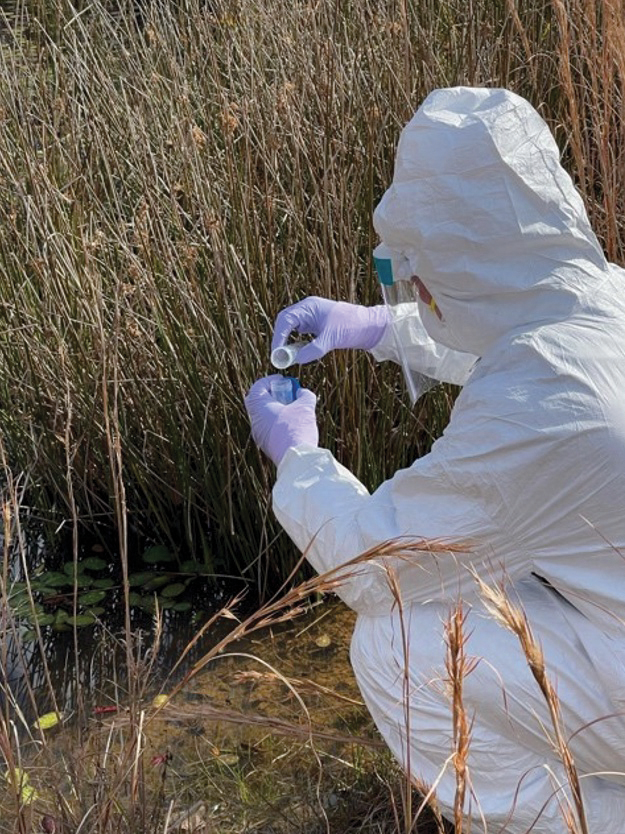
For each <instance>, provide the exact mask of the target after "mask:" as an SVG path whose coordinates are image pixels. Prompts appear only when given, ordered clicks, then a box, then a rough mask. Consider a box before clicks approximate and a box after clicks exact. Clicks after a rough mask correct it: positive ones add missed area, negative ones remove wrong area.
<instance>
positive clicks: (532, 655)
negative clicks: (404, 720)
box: [474, 574, 589, 834]
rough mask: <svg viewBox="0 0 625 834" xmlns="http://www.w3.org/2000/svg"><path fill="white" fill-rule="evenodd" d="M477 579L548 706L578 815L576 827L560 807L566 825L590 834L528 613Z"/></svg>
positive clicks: (499, 589)
mask: <svg viewBox="0 0 625 834" xmlns="http://www.w3.org/2000/svg"><path fill="white" fill-rule="evenodd" d="M474 576H475V579H476V582H477V584H478V587H479V590H480V593H481V595H482V598H483V600H484V604H485V605H486V607H487V609H488V610H489V611H490V612H491V614H492V615H493V617H494V618H495V619H496V620H497V621H498V622H499V623H501V624H502V625H503V626H505V627H506V628H507V629H509V630H510V631H511V632H512V633H513V634H515V635H516V637H517V638H518V640H519V643H520V645H521V649H522V651H523V654H524V656H525V658H526V660H527V664H528V666H529V668H530V671H531V672H532V675H533V677H534V680H535V681H536V683H537V684H538V687H539V689H540V691H541V693H542V695H543V698H544V699H545V703H546V704H547V708H548V710H549V716H550V719H551V725H552V729H553V738H552V743H553V746H554V749H555V752H556V753H557V755H558V757H559V759H560V761H561V762H562V765H563V767H564V772H565V774H566V778H567V781H568V784H569V788H570V791H571V796H572V803H573V809H574V813H575V820H574V823H575V824H573V822H572V820H573V817H572V811H571V813H570V814H569V812H568V811H567V810H566V808H565V807H564V806H562V804H560V807H561V810H562V811H563V813H564V816H565V817H566V819H565V822H566V824H567V825H568V826H569V827H570V830H571V831H572V832H578V834H588V831H589V829H588V823H587V821H586V812H585V809H584V801H583V797H582V791H581V785H580V780H579V775H578V773H577V768H576V766H575V761H574V759H573V755H572V753H571V749H570V747H569V745H568V743H567V740H566V738H565V736H564V732H563V728H562V718H561V715H560V702H559V699H558V695H557V693H556V691H555V689H554V687H553V684H552V683H551V681H550V680H549V676H548V674H547V669H546V667H545V658H544V655H543V652H542V649H541V646H540V644H539V643H538V641H537V640H536V638H535V637H534V634H533V632H532V629H531V627H530V624H529V622H528V621H527V617H526V616H525V613H524V612H523V611H522V610H521V609H519V608H518V607H517V606H515V605H513V604H512V603H511V602H510V599H509V598H508V596H507V594H506V592H505V588H504V586H503V585H500V586H493V585H487V584H486V583H485V582H483V581H482V580H481V579H480V577H479V576H477V574H474Z"/></svg>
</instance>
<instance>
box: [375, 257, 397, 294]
mask: <svg viewBox="0 0 625 834" xmlns="http://www.w3.org/2000/svg"><path fill="white" fill-rule="evenodd" d="M373 263H374V264H375V271H376V272H377V273H378V281H379V282H380V284H386V285H387V286H388V287H392V286H393V264H392V262H391V259H390V258H376V257H375V255H374V256H373Z"/></svg>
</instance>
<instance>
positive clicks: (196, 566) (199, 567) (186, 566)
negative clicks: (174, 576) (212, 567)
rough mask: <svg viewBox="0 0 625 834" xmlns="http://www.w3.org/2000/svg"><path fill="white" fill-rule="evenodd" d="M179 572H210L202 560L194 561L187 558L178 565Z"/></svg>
mask: <svg viewBox="0 0 625 834" xmlns="http://www.w3.org/2000/svg"><path fill="white" fill-rule="evenodd" d="M180 573H193V574H197V573H200V574H205V573H210V571H209V570H208V568H207V567H206V565H205V564H203V563H202V562H195V561H194V560H193V559H187V561H186V562H183V563H182V564H181V565H180Z"/></svg>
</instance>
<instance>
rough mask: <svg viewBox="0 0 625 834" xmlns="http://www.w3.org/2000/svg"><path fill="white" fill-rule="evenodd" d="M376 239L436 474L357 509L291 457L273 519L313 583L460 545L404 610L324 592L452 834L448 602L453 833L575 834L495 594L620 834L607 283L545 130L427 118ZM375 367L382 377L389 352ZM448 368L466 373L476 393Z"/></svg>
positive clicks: (620, 533)
mask: <svg viewBox="0 0 625 834" xmlns="http://www.w3.org/2000/svg"><path fill="white" fill-rule="evenodd" d="M374 223H375V227H376V230H377V232H378V233H379V235H380V237H381V239H382V241H383V242H384V243H385V244H386V245H387V246H388V247H390V248H391V249H392V250H394V251H395V252H397V253H398V254H400V255H401V256H403V257H406V258H408V259H409V261H410V265H411V267H412V270H413V272H414V274H415V275H418V276H419V277H420V279H421V281H422V282H423V284H424V286H425V287H426V288H427V290H429V292H430V293H431V295H432V296H433V298H434V299H435V301H436V303H437V305H438V308H439V310H440V313H441V316H442V318H441V319H439V318H438V316H437V315H435V314H434V312H433V310H432V309H431V308H430V307H428V306H427V305H426V304H424V303H419V304H418V305H415V307H414V308H413V310H412V313H411V316H410V317H408V318H407V319H406V320H405V322H404V326H403V328H401V327H400V329H399V332H400V334H402V335H401V336H400V338H401V339H403V340H404V345H403V346H404V349H405V351H406V352H407V353H408V354H409V356H410V362H411V364H414V367H415V369H417V370H420V369H421V365H422V364H423V365H425V366H426V367H427V372H428V374H430V375H436V368H434V367H433V361H432V356H433V355H439V356H440V357H441V363H442V365H444V367H445V370H444V371H442V372H441V374H440V377H442V378H443V379H445V380H450V381H454V382H463V381H464V387H463V389H462V391H461V393H460V395H459V397H458V398H457V401H456V403H455V405H454V408H453V411H452V414H451V418H450V421H449V424H448V426H447V428H446V430H445V432H444V434H443V436H442V437H441V438H440V439H438V440H437V441H436V442H435V443H434V445H433V447H432V450H431V452H430V453H429V454H427V455H425V456H424V457H422V458H420V459H418V460H416V461H415V462H414V463H413V464H412V466H410V467H409V468H407V469H403V470H400V471H398V472H396V473H395V475H394V476H393V477H392V478H391V479H390V480H388V481H386V482H385V483H383V484H382V485H381V486H380V487H379V488H378V489H377V490H375V492H373V493H370V492H369V491H368V490H367V488H366V487H365V486H364V485H363V484H362V483H361V482H360V481H359V480H357V479H356V478H355V477H354V475H353V474H352V473H351V472H349V471H348V470H347V469H346V468H345V467H343V466H342V465H341V464H340V463H338V462H337V460H336V459H335V458H334V457H333V456H332V454H330V452H329V451H327V450H325V449H318V448H313V447H312V446H306V445H300V446H297V447H295V448H291V449H289V450H288V451H287V452H286V454H285V456H284V457H283V459H282V461H281V462H280V465H279V467H278V474H277V482H276V484H275V488H274V492H273V501H274V509H275V513H276V515H277V517H278V519H279V521H280V523H281V524H282V525H283V527H284V528H285V529H286V531H287V532H288V534H289V535H290V537H291V538H292V539H293V541H294V542H295V543H296V544H297V545H298V547H299V548H301V549H302V550H306V553H307V557H308V559H309V560H310V562H311V563H312V565H313V566H314V567H315V569H316V570H317V571H319V572H325V571H328V570H330V569H333V568H336V567H337V566H339V565H341V564H343V563H345V562H347V561H348V560H350V559H352V558H354V557H356V556H357V555H358V554H361V553H363V552H365V551H367V550H369V549H371V548H374V547H375V546H376V545H379V544H381V543H384V542H386V541H388V540H392V539H395V538H398V537H409V538H410V539H421V538H423V539H428V540H429V539H433V540H438V541H440V540H442V541H444V542H450V543H463V542H464V543H468V547H467V548H466V549H461V550H458V551H454V550H453V549H452V548H450V550H449V551H444V552H439V553H429V552H427V550H425V549H424V551H423V552H422V553H417V554H416V555H413V556H412V558H411V559H407V560H400V559H395V560H391V565H392V569H393V571H394V573H395V575H396V579H397V583H398V585H399V589H400V593H401V600H402V605H401V606H398V605H397V604H396V602H395V600H394V597H393V594H392V593H391V591H390V588H389V584H388V581H387V576H388V574H387V573H386V571H385V569H384V568H383V567H382V566H381V565H380V564H379V562H376V561H373V562H368V563H366V564H364V565H361V566H360V567H359V568H358V571H357V573H356V574H355V575H354V576H352V577H351V578H348V579H346V581H345V582H344V583H343V584H342V586H341V587H340V588H339V589H338V593H339V595H340V596H341V597H342V598H343V600H344V601H345V602H346V603H347V604H348V605H349V606H351V607H352V608H353V609H355V610H356V611H357V612H358V615H359V616H358V619H357V623H356V628H355V632H354V635H353V640H352V649H351V657H352V663H353V668H354V672H355V674H356V678H357V680H358V683H359V686H360V688H361V691H362V694H363V697H364V699H365V701H366V704H367V706H368V708H369V710H370V711H371V714H372V716H373V718H374V720H375V722H376V724H377V726H378V728H379V730H380V732H381V733H382V735H383V736H384V738H385V739H386V741H387V742H388V744H389V746H390V747H391V749H392V751H393V752H394V754H395V755H396V756H397V757H398V759H399V760H400V761H401V762H402V763H403V764H404V766H405V767H409V768H410V772H411V775H412V776H414V777H415V779H418V780H420V781H421V782H423V783H426V784H429V785H432V786H435V787H436V794H437V798H438V802H439V805H440V808H441V810H442V812H443V814H444V815H445V816H447V817H448V818H450V819H453V806H454V796H455V790H456V777H455V772H454V766H453V762H452V759H451V757H452V754H453V751H454V741H453V725H452V709H451V700H450V699H451V695H450V692H449V686H448V672H447V671H446V668H445V657H446V644H445V630H444V629H445V622H446V621H447V619H448V617H449V612H450V609H451V608H452V607H453V606H454V605H455V603H456V602H457V600H459V599H461V600H462V604H463V608H464V611H465V612H466V622H465V627H464V631H465V635H466V644H465V654H466V656H467V661H468V663H469V669H470V671H467V674H466V677H465V679H464V696H463V698H464V708H465V710H466V713H467V717H468V720H469V722H470V724H471V738H470V746H469V752H468V758H467V765H468V771H467V778H468V789H467V795H466V799H465V812H466V813H468V814H470V815H471V816H472V829H471V830H472V831H474V832H478V831H479V832H482V831H488V832H499V831H506V832H511V834H520V833H521V832H526V831H528V830H532V831H534V832H538V833H539V834H543V833H544V834H564V832H566V831H569V828H568V827H567V825H566V823H565V821H564V817H565V816H566V814H567V813H571V814H573V815H574V813H573V811H572V801H571V791H570V789H569V786H568V783H567V779H566V775H565V771H564V768H563V765H562V761H561V759H560V757H559V755H558V754H557V753H556V751H555V748H554V744H553V743H552V736H553V730H552V727H553V725H552V723H551V721H550V717H549V712H548V709H547V704H546V701H545V698H544V697H543V695H542V694H541V691H540V689H539V687H538V685H537V683H536V681H535V679H534V677H533V676H532V674H531V672H530V669H529V666H528V662H527V660H526V658H525V655H524V654H523V652H522V650H521V647H520V644H519V640H518V639H517V637H516V636H515V635H514V634H512V633H511V632H509V631H507V630H506V629H505V628H503V627H502V625H500V624H499V623H498V622H497V621H496V620H495V619H494V618H493V617H492V616H491V615H490V614H489V613H488V611H487V610H486V608H485V606H484V603H483V599H482V596H481V594H480V591H479V588H478V585H477V583H476V579H475V576H474V573H477V574H478V575H479V576H480V577H481V578H482V579H483V580H484V581H485V582H486V583H488V584H491V585H494V584H497V583H499V582H501V581H502V580H504V579H505V581H506V583H507V586H506V587H507V592H508V595H509V597H510V599H511V601H512V602H513V603H514V604H516V605H517V606H521V607H522V608H523V610H524V611H525V614H526V616H527V619H528V622H529V624H530V626H531V629H532V632H533V634H534V636H535V637H536V639H537V641H538V642H539V643H540V645H541V647H542V650H543V653H544V656H545V663H546V669H547V675H548V677H549V679H550V680H551V682H552V684H553V686H554V688H555V690H556V692H557V697H558V700H559V704H560V711H561V721H562V727H563V734H564V737H565V739H566V740H568V743H569V747H570V749H571V751H572V753H573V757H574V761H575V764H576V767H577V770H578V773H579V775H580V778H581V790H582V794H583V799H584V805H585V812H586V817H587V820H588V828H589V830H590V832H592V834H623V831H625V714H624V707H625V625H624V623H625V514H624V510H625V273H624V272H623V270H621V269H620V268H619V267H617V266H615V265H613V264H610V263H608V262H607V261H606V259H605V256H604V254H603V252H602V250H601V248H600V246H599V244H598V242H597V239H596V237H595V235H594V233H593V231H592V229H591V227H590V224H589V221H588V218H587V216H586V212H585V210H584V206H583V203H582V200H581V198H580V196H579V194H578V193H577V191H576V189H575V188H574V186H573V184H572V181H571V179H570V178H569V176H568V175H567V174H566V173H565V171H564V170H563V168H562V167H561V165H560V162H559V154H558V149H557V146H556V144H555V141H554V140H553V138H552V136H551V134H550V132H549V130H548V128H547V126H546V125H545V123H544V122H543V121H542V119H541V118H540V117H539V115H538V114H537V113H536V112H535V110H534V109H533V108H532V107H531V106H530V105H529V104H528V103H527V102H526V101H524V100H523V99H521V98H520V97H518V96H516V95H514V94H512V93H510V92H508V91H506V90H498V89H473V88H453V89H448V90H437V91H435V92H433V93H432V94H431V95H430V96H429V97H428V98H427V99H426V100H425V102H424V103H423V105H422V106H421V107H420V108H419V110H418V111H417V113H416V114H415V116H414V117H413V119H412V120H411V122H410V123H409V124H408V125H407V126H406V128H405V129H404V131H403V133H402V135H401V138H400V142H399V146H398V151H397V158H396V166H395V174H394V179H393V183H392V185H391V187H390V188H389V189H388V191H387V192H386V193H385V195H384V197H383V199H382V201H381V203H380V204H379V205H378V207H377V209H376V211H375V214H374ZM424 329H425V332H426V334H427V335H426V338H425V339H424V338H422V337H423V333H424ZM428 337H429V339H430V340H434V343H435V345H436V346H437V347H438V348H439V350H438V354H437V353H436V351H434V354H433V352H432V350H428V348H427V344H425V343H426V342H427V340H428ZM430 347H431V345H430ZM447 349H451V352H450V351H449V350H447ZM453 351H461V352H462V353H460V354H458V357H459V364H458V369H459V370H457V371H456V372H454V370H453V366H454V363H453ZM373 353H374V355H375V356H376V358H377V359H379V360H385V359H396V358H397V357H396V355H395V346H394V341H393V334H392V332H391V328H387V333H385V335H384V337H383V339H382V342H381V343H379V344H378V345H377V347H376V348H375V349H374V350H373ZM466 354H473V355H474V356H475V357H479V360H478V361H477V362H476V364H475V366H474V367H473V368H472V369H471V370H470V372H467V369H468V367H469V366H470V365H471V363H470V362H469V363H467V361H466ZM450 357H451V360H452V361H450Z"/></svg>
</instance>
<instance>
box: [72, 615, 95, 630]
mask: <svg viewBox="0 0 625 834" xmlns="http://www.w3.org/2000/svg"><path fill="white" fill-rule="evenodd" d="M94 623H95V617H94V616H93V615H92V614H76V616H75V617H68V618H67V624H68V625H71V626H76V628H84V627H85V626H90V625H93V624H94Z"/></svg>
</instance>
